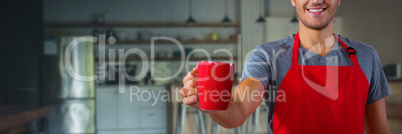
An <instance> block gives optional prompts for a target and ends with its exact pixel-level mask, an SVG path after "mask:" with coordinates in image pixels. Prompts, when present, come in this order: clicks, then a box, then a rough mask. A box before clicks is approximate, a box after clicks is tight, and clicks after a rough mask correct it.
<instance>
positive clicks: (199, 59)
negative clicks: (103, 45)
mask: <svg viewBox="0 0 402 134" xmlns="http://www.w3.org/2000/svg"><path fill="white" fill-rule="evenodd" d="M236 59H237V57H233V60H236ZM95 60H96V61H99V60H100V59H99V58H96V59H95ZM104 60H105V61H109V59H107V58H106V59H104ZM122 60H123V59H122ZM148 60H150V59H148ZM154 60H155V61H180V60H181V58H180V57H179V58H155V59H154ZM202 60H208V58H206V57H202V58H190V61H202ZM211 60H230V58H229V57H211ZM126 61H141V59H140V58H131V57H127V58H126Z"/></svg>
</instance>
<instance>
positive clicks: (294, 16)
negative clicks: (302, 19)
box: [290, 8, 299, 23]
mask: <svg viewBox="0 0 402 134" xmlns="http://www.w3.org/2000/svg"><path fill="white" fill-rule="evenodd" d="M296 14H297V13H296V8H294V12H293V18H292V19H291V20H290V22H291V23H299V19H297V15H296Z"/></svg>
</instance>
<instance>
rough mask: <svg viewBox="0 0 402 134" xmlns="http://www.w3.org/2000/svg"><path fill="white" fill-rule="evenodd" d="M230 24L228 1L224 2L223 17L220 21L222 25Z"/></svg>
mask: <svg viewBox="0 0 402 134" xmlns="http://www.w3.org/2000/svg"><path fill="white" fill-rule="evenodd" d="M230 22H232V21H231V20H230V19H229V17H228V0H225V17H224V18H223V20H222V23H225V24H227V23H230Z"/></svg>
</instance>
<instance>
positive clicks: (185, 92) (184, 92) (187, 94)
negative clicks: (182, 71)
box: [180, 67, 200, 110]
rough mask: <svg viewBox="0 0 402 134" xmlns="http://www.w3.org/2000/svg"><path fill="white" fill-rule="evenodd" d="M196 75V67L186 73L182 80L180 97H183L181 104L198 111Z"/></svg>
mask: <svg viewBox="0 0 402 134" xmlns="http://www.w3.org/2000/svg"><path fill="white" fill-rule="evenodd" d="M197 73H198V67H195V68H193V70H192V71H190V72H188V73H187V75H186V77H184V79H183V84H184V86H183V88H182V89H181V90H180V95H181V97H183V103H184V104H186V105H188V106H191V107H193V108H195V109H198V110H200V105H199V104H198V100H197V88H196V87H197Z"/></svg>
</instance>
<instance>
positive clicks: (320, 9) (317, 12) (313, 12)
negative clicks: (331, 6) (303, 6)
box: [307, 8, 327, 14]
mask: <svg viewBox="0 0 402 134" xmlns="http://www.w3.org/2000/svg"><path fill="white" fill-rule="evenodd" d="M326 9H327V8H314V9H313V8H312V9H307V11H308V12H309V13H312V14H321V13H323V12H324V11H325V10H326Z"/></svg>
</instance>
